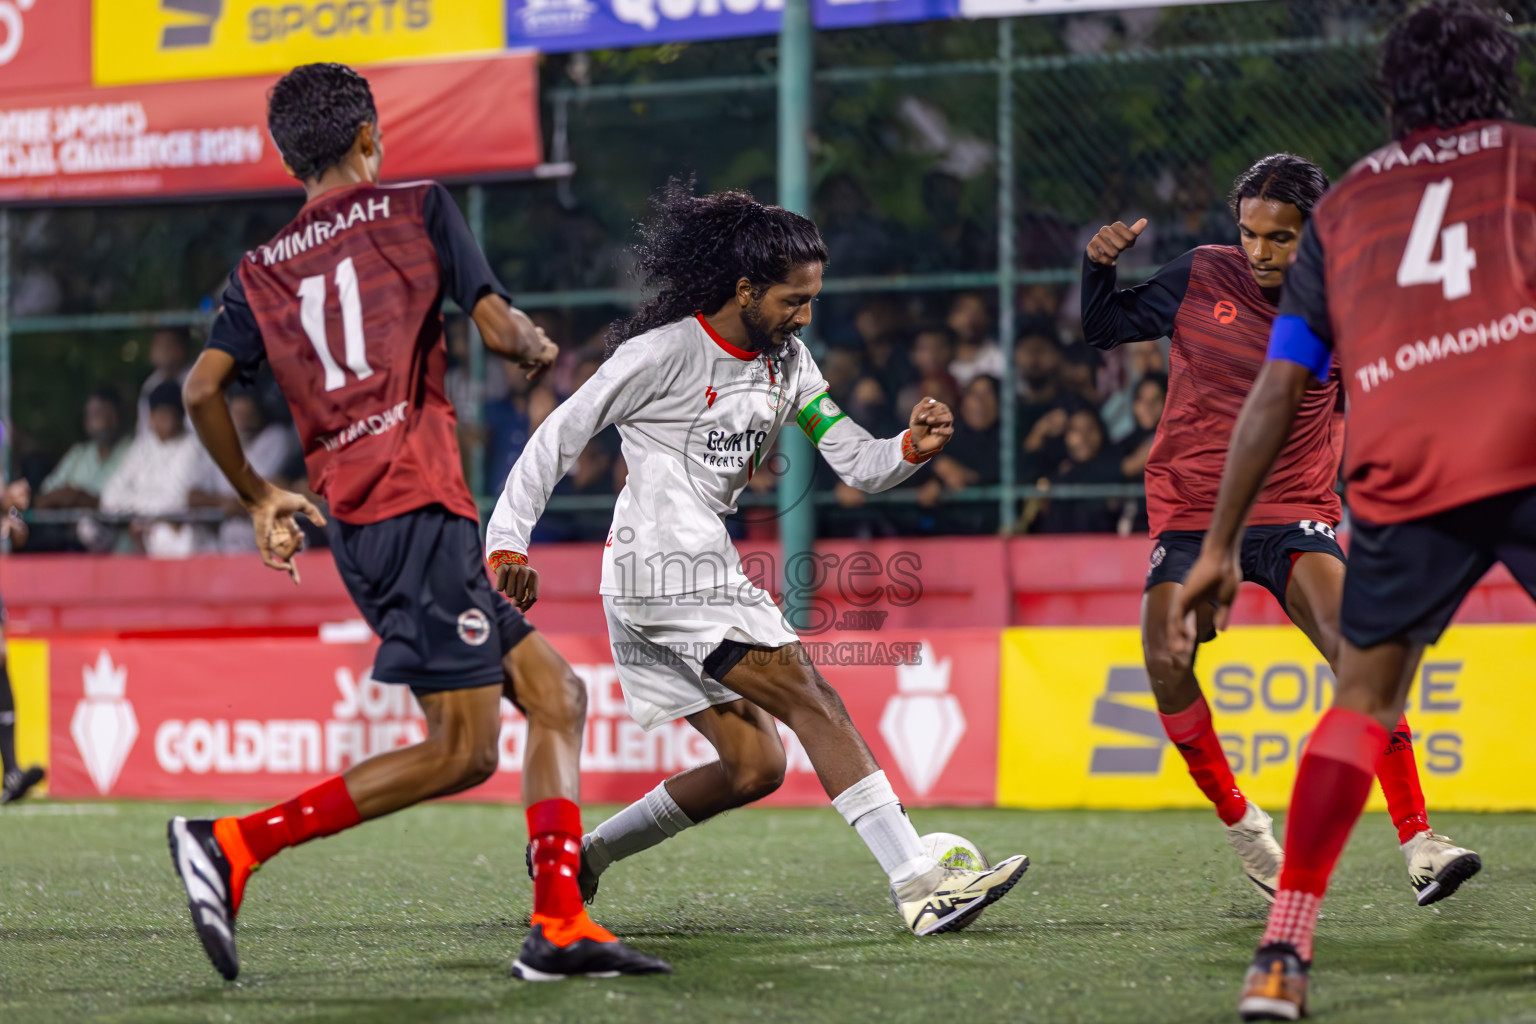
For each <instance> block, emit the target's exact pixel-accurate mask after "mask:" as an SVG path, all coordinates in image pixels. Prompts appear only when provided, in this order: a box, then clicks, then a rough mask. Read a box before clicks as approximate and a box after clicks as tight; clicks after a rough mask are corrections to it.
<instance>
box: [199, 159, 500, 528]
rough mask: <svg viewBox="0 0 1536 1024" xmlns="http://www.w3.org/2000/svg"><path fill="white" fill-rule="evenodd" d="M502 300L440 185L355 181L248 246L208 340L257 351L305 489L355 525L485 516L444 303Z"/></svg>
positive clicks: (247, 354) (244, 353) (248, 361)
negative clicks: (456, 387)
mask: <svg viewBox="0 0 1536 1024" xmlns="http://www.w3.org/2000/svg"><path fill="white" fill-rule="evenodd" d="M491 292H494V293H496V294H498V295H502V296H505V295H506V292H505V291H504V290H503V289H502V287H501V285H500V284H499V283H497V281H496V278H495V275H493V274H492V273H491V269H490V267H489V266H488V265H487V264H486V261H485V257H484V256H483V255H482V254H481V252H480V249H479V247H478V246H476V244H475V241H474V238H473V237H472V236H471V234H470V232H469V228H468V226H467V225H466V224H465V223H464V218H463V217H462V216H461V215H460V214H459V210H458V207H457V206H455V205H454V203H453V199H452V197H451V196H449V194H448V191H447V190H446V189H445V188H443V186H441V185H439V184H436V183H435V182H415V183H412V184H406V185H394V186H376V185H357V186H353V187H348V188H340V189H335V190H333V191H330V192H326V193H324V194H323V195H320V196H318V197H316V198H315V199H314V200H312V201H311V202H309V203H307V204H305V206H304V209H303V210H302V211H300V213H299V215H298V216H297V217H296V218H294V220H293V221H292V223H290V224H289V225H288V226H287V227H285V228H284V229H283V230H282V231H280V232H278V234H277V236H276V237H275V238H273V239H272V241H271V242H269V243H267V244H266V245H262V246H258V247H257V248H256V249H253V250H252V251H250V252H249V253H247V254H246V257H245V259H244V260H243V261H242V262H241V264H240V266H239V267H238V268H237V270H236V271H235V273H234V274H232V275H230V282H229V286H228V288H227V289H226V290H225V292H224V299H223V301H224V305H223V308H222V309H221V310H220V312H219V316H218V319H217V320H216V321H215V322H214V325H213V330H212V332H211V334H210V337H209V340H208V347H209V348H215V349H219V350H221V351H224V352H227V353H229V354H230V355H231V356H232V357H233V358H234V360H235V362H236V363H237V364H238V365H239V366H240V368H241V369H242V370H244V371H247V372H249V371H252V370H254V369H256V368H257V367H258V366H259V365H260V364H261V361H262V360H263V359H265V360H266V361H267V362H269V363H271V364H272V372H273V374H274V375H275V376H276V378H277V383H278V386H279V387H280V388H282V391H283V395H284V396H285V397H286V398H287V399H288V407H289V408H290V409H291V410H292V411H293V421H294V424H295V426H297V427H298V431H299V436H300V438H302V440H303V445H304V462H305V466H306V468H307V469H308V471H309V480H310V486H311V487H312V488H314V490H315V492H316V493H317V494H319V495H320V496H321V497H323V498H325V500H326V501H327V502H328V503H329V505H330V510H331V514H332V515H333V516H335V517H336V518H338V519H340V520H342V521H343V522H347V523H376V522H379V521H380V520H383V519H388V518H390V517H392V516H397V515H402V514H404V513H406V512H410V511H412V510H414V509H418V508H424V507H426V506H428V505H434V504H438V505H442V506H444V507H445V508H447V509H448V510H449V511H451V512H454V513H456V514H459V515H462V516H465V517H467V518H470V519H475V520H477V521H478V513H477V510H476V507H475V502H474V499H473V498H472V497H471V496H470V493H469V487H468V486H467V485H466V484H465V482H464V473H463V469H462V467H461V465H460V461H459V445H458V440H457V436H456V433H455V425H456V423H455V419H454V414H453V405H452V403H450V402H449V401H448V398H447V395H446V393H445V391H444V387H443V379H444V375H445V373H446V372H447V367H448V353H447V348H446V346H445V344H444V342H443V317H442V310H441V306H442V300H443V297H444V296H445V295H446V296H449V297H451V298H452V299H453V300H454V301H455V302H457V303H458V304H459V306H460V307H461V308H463V309H465V310H472V309H473V308H474V307H475V303H477V302H478V301H479V300H480V299H481V298H483V297H484V296H485V295H486V294H487V293H491Z"/></svg>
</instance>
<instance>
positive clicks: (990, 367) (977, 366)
mask: <svg viewBox="0 0 1536 1024" xmlns="http://www.w3.org/2000/svg"><path fill="white" fill-rule="evenodd" d="M945 323H946V324H948V325H949V329H950V331H951V332H952V333H953V337H954V345H955V357H954V359H953V360H952V361H951V362H950V364H949V375H950V376H951V377H953V378H955V383H956V384H957V385H959V386H960V387H962V388H963V387H965V386H966V385H968V384H970V382H971V381H972V380H974V379H975V378H977V377H980V376H982V375H983V374H985V375H986V376H989V377H996V378H997V379H998V380H1002V379H1003V350H1002V349H1001V348H1000V347H998V344H997V339H995V338H993V337H992V315H991V314H990V313H989V312H988V311H987V300H986V299H984V298H983V297H982V296H981V294H980V293H978V292H961V293H960V294H959V295H957V296H955V300H954V302H952V303H950V306H949V315H948V316H947V317H946V318H945Z"/></svg>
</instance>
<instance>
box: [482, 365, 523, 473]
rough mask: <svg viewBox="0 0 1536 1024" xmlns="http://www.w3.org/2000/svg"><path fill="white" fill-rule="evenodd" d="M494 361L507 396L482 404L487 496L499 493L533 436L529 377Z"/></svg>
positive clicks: (515, 366) (520, 369)
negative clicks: (483, 408)
mask: <svg viewBox="0 0 1536 1024" xmlns="http://www.w3.org/2000/svg"><path fill="white" fill-rule="evenodd" d="M496 361H497V362H498V363H500V364H501V372H502V375H503V377H504V378H505V380H506V389H505V390H506V393H505V394H504V395H502V397H501V398H499V399H497V400H496V401H494V402H487V403H486V405H485V489H486V491H487V492H488V493H490V494H497V493H499V492H500V490H501V487H502V485H503V484H505V483H506V480H507V475H508V474H509V473H511V472H512V466H513V464H514V463H516V462H517V460H518V457H519V456H521V455H522V454H523V449H524V448H525V447H526V446H527V444H528V439H529V438H530V437H532V436H533V426H532V419H531V418H530V415H529V399H530V397H531V395H532V392H533V387H532V385H530V384H529V383H528V374H527V373H526V372H525V371H524V370H523V368H522V367H520V366H518V365H517V364H516V363H509V362H507V361H505V360H501V359H498V360H496Z"/></svg>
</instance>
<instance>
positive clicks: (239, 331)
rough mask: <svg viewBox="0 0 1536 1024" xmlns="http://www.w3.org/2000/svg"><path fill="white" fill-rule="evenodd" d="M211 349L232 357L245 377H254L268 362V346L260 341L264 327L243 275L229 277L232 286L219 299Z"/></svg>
mask: <svg viewBox="0 0 1536 1024" xmlns="http://www.w3.org/2000/svg"><path fill="white" fill-rule="evenodd" d="M208 347H209V348H216V349H218V350H219V351H220V352H227V353H229V355H230V357H231V358H233V359H234V361H235V365H236V366H238V367H239V368H240V370H241V371H242V372H243V373H251V372H254V371H255V370H256V368H257V367H259V366H261V364H262V361H263V360H265V359H266V358H267V346H266V344H265V343H264V342H263V341H262V340H261V327H260V326H258V325H257V323H256V314H255V313H252V312H251V304H250V303H249V302H247V301H246V298H245V285H244V284H243V283H242V282H241V281H240V271H239V270H238V269H236V270H235V272H234V273H232V274H230V275H229V284H228V285H226V286H225V288H224V294H223V296H222V297H220V299H219V315H218V316H217V317H215V318H214V321H213V327H212V328H211V329H210V330H209V331H208Z"/></svg>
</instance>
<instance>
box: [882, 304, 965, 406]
mask: <svg viewBox="0 0 1536 1024" xmlns="http://www.w3.org/2000/svg"><path fill="white" fill-rule="evenodd" d="M954 355H955V345H954V335H953V333H952V332H951V331H950V329H949V328H948V327H945V326H943V325H930V326H927V327H923V328H921V329H920V330H919V331H918V332H917V336H916V337H915V338H913V339H912V348H911V352H910V354H909V356H908V359H909V361H910V362H911V364H912V372H913V377H912V379H911V382H910V383H908V384H907V386H906V387H904V388H902V389H901V391H899V392H898V393H897V395H896V408H898V409H910V408H911V407H912V406H914V405H916V404H917V403H918V402H919V401H920V400H921V399H923V398H924V397H932V398H937V399H938V400H939V401H941V402H943V403H944V404H945V405H947V406H949V407H950V408H951V409H953V408H954V407H955V404H956V396H957V394H958V393H959V390H960V389H959V388H958V387H957V386H956V385H955V379H954V378H953V377H951V376H950V375H949V364H950V363H951V362H952V361H953V360H954Z"/></svg>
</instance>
